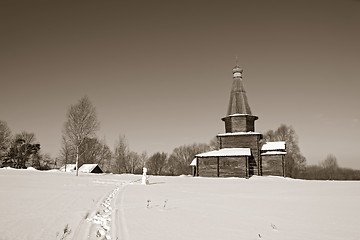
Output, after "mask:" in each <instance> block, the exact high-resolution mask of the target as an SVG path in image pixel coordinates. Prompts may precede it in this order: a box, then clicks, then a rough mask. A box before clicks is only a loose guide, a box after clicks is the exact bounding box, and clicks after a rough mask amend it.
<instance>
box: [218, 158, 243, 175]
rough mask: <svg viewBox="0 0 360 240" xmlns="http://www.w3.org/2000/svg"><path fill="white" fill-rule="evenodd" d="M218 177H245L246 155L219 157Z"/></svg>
mask: <svg viewBox="0 0 360 240" xmlns="http://www.w3.org/2000/svg"><path fill="white" fill-rule="evenodd" d="M219 165H220V168H219V171H220V177H243V178H245V177H246V157H220V161H219Z"/></svg>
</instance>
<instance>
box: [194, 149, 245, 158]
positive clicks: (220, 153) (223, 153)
mask: <svg viewBox="0 0 360 240" xmlns="http://www.w3.org/2000/svg"><path fill="white" fill-rule="evenodd" d="M231 156H251V151H250V148H223V149H220V150H214V151H210V152H205V153H200V154H197V155H196V157H231Z"/></svg>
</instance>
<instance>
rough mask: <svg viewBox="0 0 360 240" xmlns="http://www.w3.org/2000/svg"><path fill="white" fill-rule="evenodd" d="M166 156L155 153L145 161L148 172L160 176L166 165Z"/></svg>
mask: <svg viewBox="0 0 360 240" xmlns="http://www.w3.org/2000/svg"><path fill="white" fill-rule="evenodd" d="M166 159H167V154H166V153H164V152H162V153H160V152H157V153H155V154H153V155H152V156H151V157H150V158H149V160H148V161H147V167H148V169H149V172H150V173H152V174H155V175H161V173H162V170H163V168H164V166H165V164H166Z"/></svg>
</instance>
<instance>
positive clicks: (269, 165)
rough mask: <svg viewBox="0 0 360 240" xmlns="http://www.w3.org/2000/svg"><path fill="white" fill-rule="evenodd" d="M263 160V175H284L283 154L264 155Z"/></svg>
mask: <svg viewBox="0 0 360 240" xmlns="http://www.w3.org/2000/svg"><path fill="white" fill-rule="evenodd" d="M261 160H262V174H263V176H267V175H272V176H284V171H283V170H284V166H283V164H284V161H283V155H263V156H262V157H261Z"/></svg>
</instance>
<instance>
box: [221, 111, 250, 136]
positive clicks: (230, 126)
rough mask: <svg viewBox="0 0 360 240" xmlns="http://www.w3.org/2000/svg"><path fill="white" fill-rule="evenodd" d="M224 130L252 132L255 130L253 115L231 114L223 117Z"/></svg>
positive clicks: (228, 131) (229, 131)
mask: <svg viewBox="0 0 360 240" xmlns="http://www.w3.org/2000/svg"><path fill="white" fill-rule="evenodd" d="M223 121H224V122H225V132H227V133H233V132H249V131H251V132H253V131H255V127H254V126H255V118H254V117H253V116H249V115H246V116H231V117H226V118H223Z"/></svg>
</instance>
